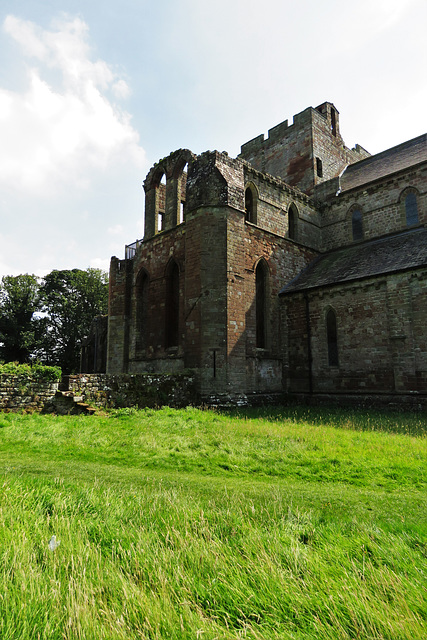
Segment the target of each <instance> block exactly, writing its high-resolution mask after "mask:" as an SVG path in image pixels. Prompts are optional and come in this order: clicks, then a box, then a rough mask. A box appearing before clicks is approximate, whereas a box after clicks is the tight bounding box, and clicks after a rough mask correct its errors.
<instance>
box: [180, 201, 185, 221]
mask: <svg viewBox="0 0 427 640" xmlns="http://www.w3.org/2000/svg"><path fill="white" fill-rule="evenodd" d="M184 220H185V202H182V201H181V202H180V203H179V224H182V223H183V222H184Z"/></svg>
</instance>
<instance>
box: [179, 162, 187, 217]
mask: <svg viewBox="0 0 427 640" xmlns="http://www.w3.org/2000/svg"><path fill="white" fill-rule="evenodd" d="M187 176H188V162H186V163H185V165H184V167H183V169H182V171H181V174H180V176H179V182H178V202H179V211H178V224H182V223H183V222H184V221H185V202H186V199H187Z"/></svg>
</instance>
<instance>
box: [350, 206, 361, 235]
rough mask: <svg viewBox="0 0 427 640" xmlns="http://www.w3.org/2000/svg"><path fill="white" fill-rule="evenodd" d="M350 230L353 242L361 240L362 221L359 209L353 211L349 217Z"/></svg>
mask: <svg viewBox="0 0 427 640" xmlns="http://www.w3.org/2000/svg"><path fill="white" fill-rule="evenodd" d="M351 228H352V233H353V240H354V241H356V240H363V221H362V212H361V211H359V209H355V211H353V214H352V216H351Z"/></svg>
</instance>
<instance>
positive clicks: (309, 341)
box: [304, 293, 313, 394]
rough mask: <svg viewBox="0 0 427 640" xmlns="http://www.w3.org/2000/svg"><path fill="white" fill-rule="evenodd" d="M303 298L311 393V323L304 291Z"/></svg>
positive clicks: (311, 391)
mask: <svg viewBox="0 0 427 640" xmlns="http://www.w3.org/2000/svg"><path fill="white" fill-rule="evenodd" d="M304 300H305V319H306V323H307V356H308V389H309V393H310V394H312V393H313V355H312V353H311V324H310V304H309V302H308V294H307V293H304Z"/></svg>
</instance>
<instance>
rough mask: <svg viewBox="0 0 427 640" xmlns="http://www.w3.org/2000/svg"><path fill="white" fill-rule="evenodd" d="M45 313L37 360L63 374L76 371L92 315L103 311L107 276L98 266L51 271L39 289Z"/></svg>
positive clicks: (103, 312) (105, 301)
mask: <svg viewBox="0 0 427 640" xmlns="http://www.w3.org/2000/svg"><path fill="white" fill-rule="evenodd" d="M40 298H41V302H42V310H43V311H44V312H45V313H46V315H47V331H46V335H45V336H44V340H43V342H44V345H43V353H42V354H41V359H42V360H43V361H45V362H46V363H47V364H51V365H59V366H60V367H61V368H62V371H63V372H64V373H73V372H75V371H78V370H79V365H80V343H81V341H82V339H83V338H84V337H85V336H86V335H87V334H88V332H89V328H90V325H91V322H92V320H93V318H94V317H95V316H97V315H102V314H105V313H107V305H108V276H107V274H106V273H105V272H104V271H101V269H86V270H85V271H82V270H81V269H72V270H62V271H56V270H54V271H52V272H51V273H49V274H48V275H47V276H46V277H45V278H44V281H43V284H42V286H41V288H40Z"/></svg>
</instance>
